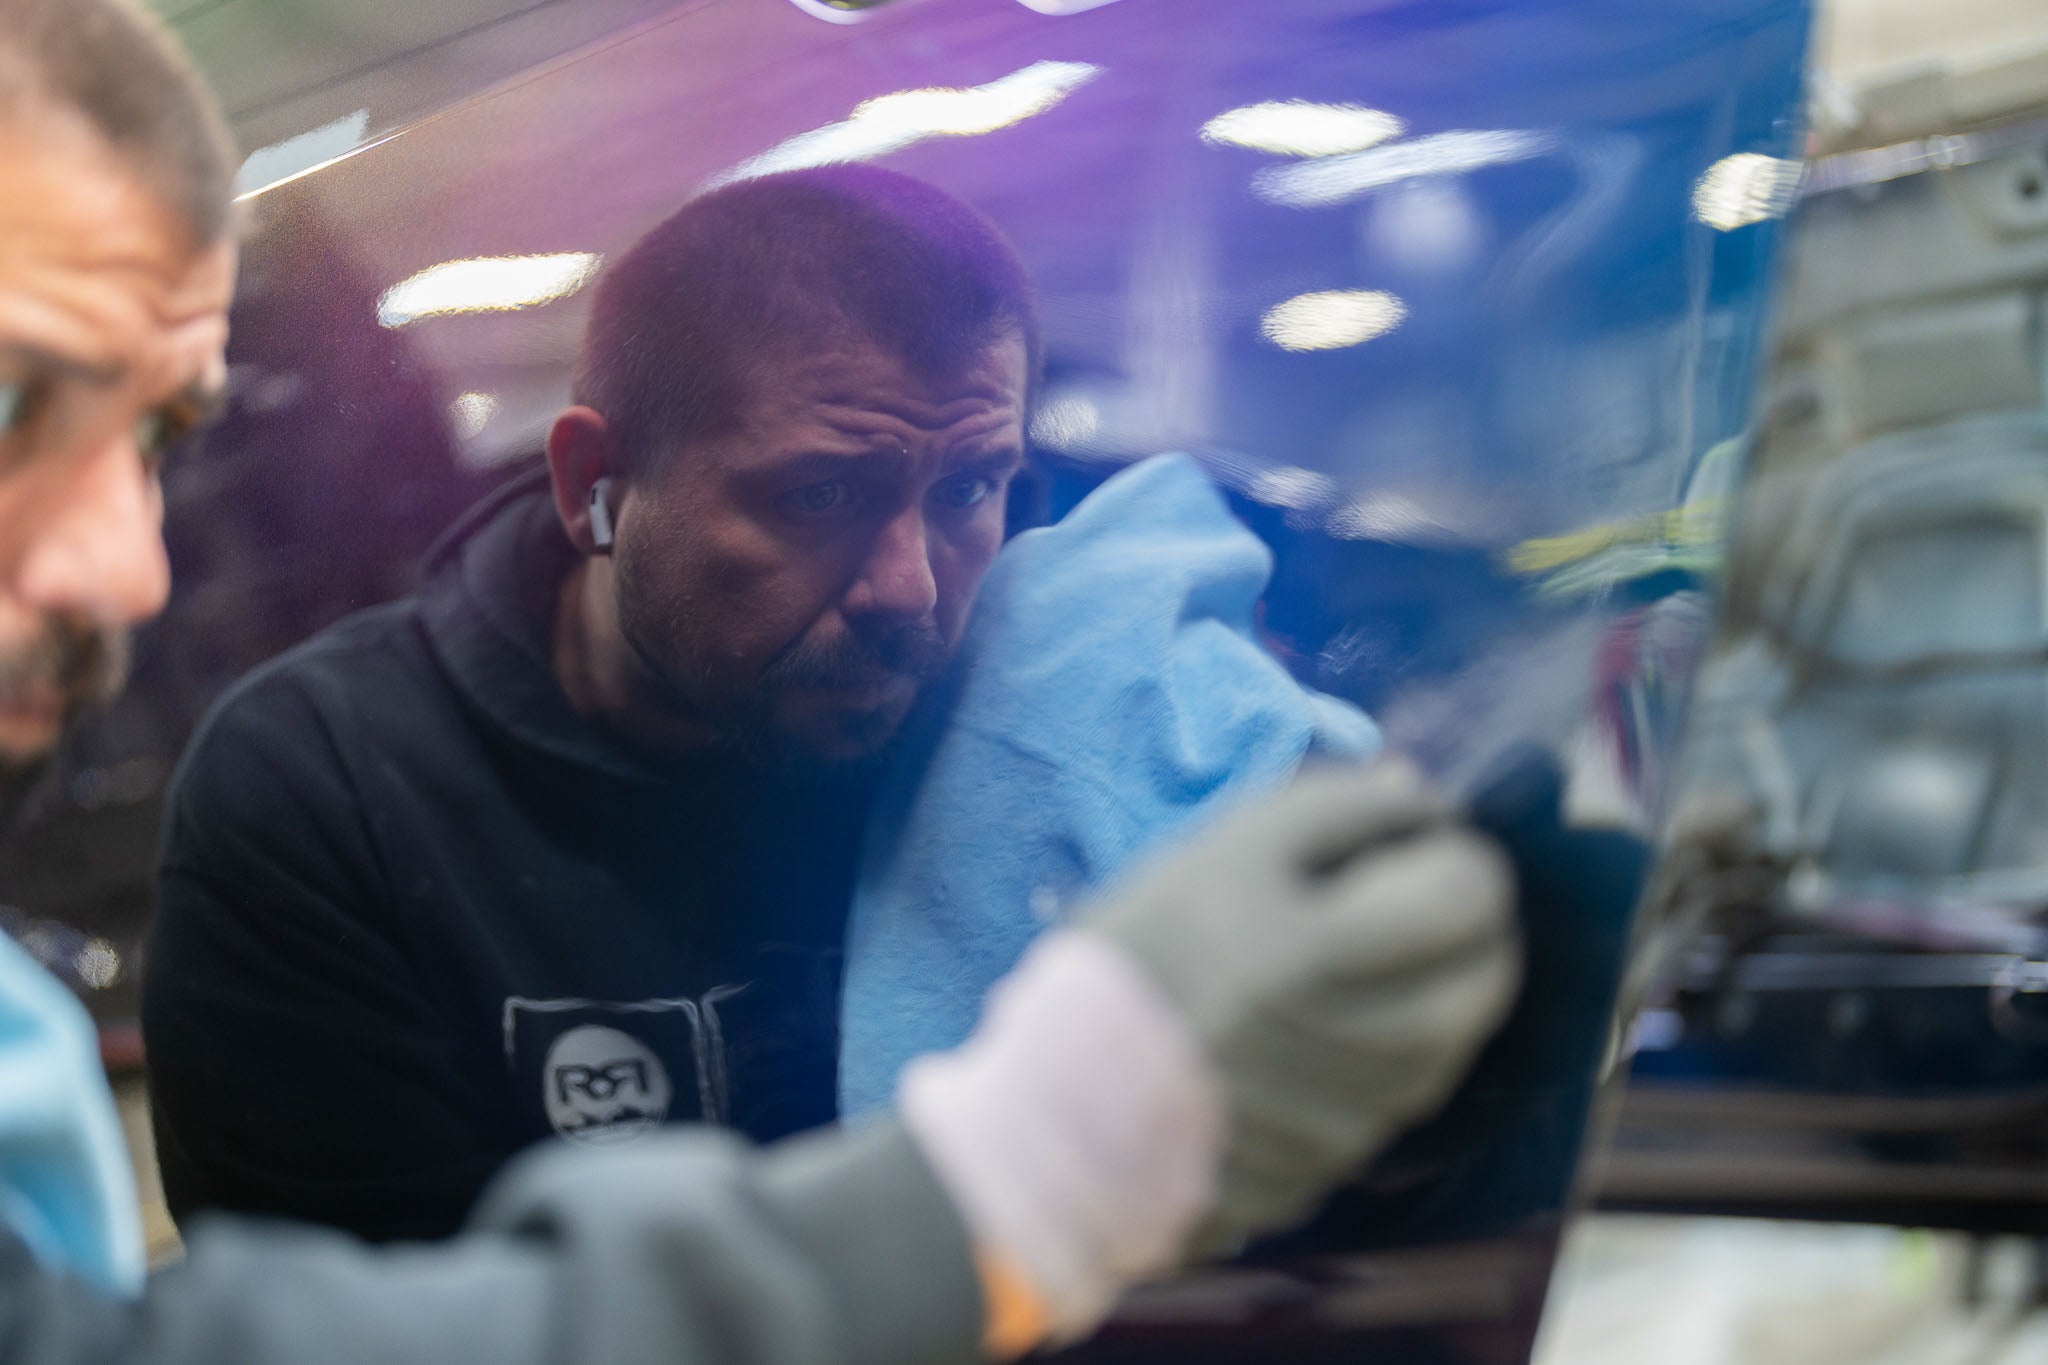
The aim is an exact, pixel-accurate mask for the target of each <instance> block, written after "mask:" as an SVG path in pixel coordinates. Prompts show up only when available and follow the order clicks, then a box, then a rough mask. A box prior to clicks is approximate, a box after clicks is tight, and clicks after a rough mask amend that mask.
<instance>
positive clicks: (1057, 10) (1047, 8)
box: [1017, 0, 1116, 14]
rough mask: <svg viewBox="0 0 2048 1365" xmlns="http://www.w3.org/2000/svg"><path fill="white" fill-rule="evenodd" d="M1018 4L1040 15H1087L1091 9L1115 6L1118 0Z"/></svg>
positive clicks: (1022, 1) (1023, 1)
mask: <svg viewBox="0 0 2048 1365" xmlns="http://www.w3.org/2000/svg"><path fill="white" fill-rule="evenodd" d="M1017 3H1018V4H1020V5H1022V6H1023V7H1024V8H1025V9H1035V10H1037V11H1038V12H1039V13H1040V14H1085V13H1086V12H1087V11H1089V10H1091V9H1101V8H1102V7H1103V6H1104V5H1113V4H1115V3H1116V0H1017Z"/></svg>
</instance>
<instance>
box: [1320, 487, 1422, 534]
mask: <svg viewBox="0 0 2048 1365" xmlns="http://www.w3.org/2000/svg"><path fill="white" fill-rule="evenodd" d="M1324 529H1325V530H1327V531H1328V532H1329V533H1330V534H1331V535H1333V536H1335V537H1337V538H1338V539H1339V540H1392V541H1427V540H1435V539H1442V538H1446V537H1447V535H1448V531H1449V528H1448V527H1446V526H1445V525H1444V523H1443V522H1442V521H1441V520H1440V519H1438V518H1437V517H1436V516H1434V515H1432V514H1431V513H1430V512H1429V510H1428V509H1427V508H1425V507H1424V506H1423V505H1422V504H1421V503H1419V502H1416V501H1415V500H1414V499H1413V498H1409V497H1404V496H1403V495H1401V494H1399V493H1375V494H1372V495H1370V496H1368V497H1363V498H1359V499H1358V500H1357V501H1355V502H1352V503H1349V504H1347V505H1345V506H1343V507H1340V508H1338V509H1337V510H1336V511H1335V512H1333V513H1332V514H1331V515H1330V519H1329V521H1328V522H1327V523H1326V524H1325V526H1324Z"/></svg>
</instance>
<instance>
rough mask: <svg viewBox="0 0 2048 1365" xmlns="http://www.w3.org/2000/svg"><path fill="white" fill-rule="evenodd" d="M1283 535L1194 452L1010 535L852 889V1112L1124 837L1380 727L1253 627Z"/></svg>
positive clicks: (1075, 896) (956, 1020)
mask: <svg viewBox="0 0 2048 1365" xmlns="http://www.w3.org/2000/svg"><path fill="white" fill-rule="evenodd" d="M1272 569H1273V560H1272V554H1271V552H1270V551H1268V550H1267V548H1266V547H1265V545H1264V544H1263V543H1261V542H1260V540H1259V539H1258V537H1256V536H1254V535H1253V534H1252V533H1251V532H1250V531H1249V530H1248V529H1246V527H1245V526H1244V524H1243V523H1242V522H1240V521H1239V520H1238V519H1237V518H1236V517H1235V516H1234V515H1233V514H1232V513H1231V511H1230V507H1229V505H1228V504H1227V503H1226V502H1225V501H1224V499H1223V495H1222V494H1221V493H1220V492H1219V491H1218V490H1217V489H1216V487H1215V486H1214V485H1213V484H1212V483H1210V482H1209V480H1208V478H1207V476H1206V475H1204V474H1203V473H1202V471H1201V469H1200V468H1199V467H1198V466H1197V465H1196V464H1195V463H1194V461H1192V460H1190V459H1188V458H1187V457H1186V456H1181V455H1167V456H1160V457H1158V458H1155V459H1152V460H1148V461H1146V462H1144V463H1143V464H1139V465H1136V466H1133V467H1132V468H1130V469H1127V470H1124V471H1123V472H1121V473H1119V474H1117V475H1116V476H1115V477H1113V478H1111V479H1110V480H1109V481H1108V482H1106V483H1104V484H1103V485H1102V487H1100V488H1099V489H1097V490H1096V491H1095V492H1094V493H1092V494H1091V495H1090V496H1089V497H1088V498H1087V499H1086V500H1084V501H1083V502H1082V503H1081V504H1080V506H1078V507H1077V508H1075V509H1074V511H1073V512H1072V514H1070V515H1069V516H1068V517H1067V518H1066V520H1064V521H1062V522H1060V523H1059V524H1058V525H1056V526H1049V527H1046V528H1044V529H1042V530H1035V531H1027V532H1025V533H1024V534H1023V535H1020V536H1018V537H1017V538H1016V539H1015V540H1013V541H1011V542H1010V544H1009V545H1008V546H1006V547H1005V548H1004V550H1003V552H1002V554H1001V555H1000V556H998V557H997V559H996V562H995V565H994V566H993V567H992V568H991V569H990V571H989V574H988V577H987V579H986V580H985V581H984V582H983V584H982V587H981V595H980V597H979V598H978V599H977V601H976V603H975V608H974V615H973V618H972V621H971V622H970V624H969V626H968V629H967V635H966V638H965V640H964V641H963V642H962V645H961V650H960V667H959V669H958V671H957V674H956V677H955V681H954V682H953V684H952V685H951V687H950V689H949V692H948V694H947V695H946V696H944V697H943V698H941V699H940V701H941V705H939V706H938V707H936V708H935V709H934V711H933V713H932V714H931V715H930V716H929V717H927V718H926V719H924V720H923V721H921V722H920V723H919V725H918V728H917V730H916V732H915V733H913V734H912V735H910V736H908V737H907V739H906V742H905V744H904V747H903V752H902V754H901V755H900V756H899V757H898V758H897V759H896V760H895V761H894V765H893V767H892V770H891V771H890V773H889V774H888V775H887V776H886V778H885V780H884V784H883V788H882V791H881V794H880V798H879V800H878V801H877V803H876V807H875V815H874V818H873V821H872V824H871V826H870V830H869V834H868V847H867V849H866V852H865V855H864V857H863V861H862V866H861V871H860V875H859V878H858V880H857V882H856V885H855V889H854V900H853V913H852V918H851V922H850V927H849V930H848V940H847V969H846V991H845V999H844V1004H843V1006H842V1019H841V1022H842V1034H841V1039H840V1065H839V1098H840V1112H841V1113H842V1114H843V1115H847V1116H851V1115H854V1114H859V1113H864V1112H867V1111H870V1110H875V1109H880V1108H883V1107H885V1106H886V1105H887V1104H888V1103H889V1102H890V1099H891V1097H892V1096H893V1094H894V1092H895V1086H896V1076H897V1073H898V1072H900V1071H901V1070H902V1069H903V1067H904V1066H905V1064H907V1063H908V1062H910V1061H911V1060H912V1059H913V1058H915V1057H918V1056H920V1055H922V1054H924V1053H927V1052H934V1051H938V1050H941V1049H944V1048H948V1047H951V1046H953V1045H954V1044H956V1043H958V1042H960V1041H961V1040H962V1039H964V1038H966V1036H967V1034H968V1033H969V1031H970V1030H971V1029H972V1028H973V1026H974V1023H975V1020H976V1019H977V1018H979V1017H980V1014H981V1007H982V1001H983V999H984V997H985V996H986V995H987V994H988V991H989V988H990V987H991V986H993V985H994V984H995V982H996V980H997V979H998V978H999V977H1001V976H1002V975H1003V974H1004V973H1005V972H1007V971H1008V970H1009V969H1010V968H1011V967H1012V966H1013V965H1014V964H1015V963H1016V961H1017V959H1018V958H1019V957H1020V956H1021V955H1022V954H1023V952H1024V949H1025V948H1026V946H1028V945H1029V944H1030V942H1031V940H1032V939H1033V938H1035V937H1036V936H1037V935H1038V934H1039V933H1040V932H1042V931H1043V930H1044V929H1046V928H1048V927H1049V926H1050V925H1051V924H1053V923H1056V922H1057V921H1058V919H1059V918H1060V916H1061V914H1062V912H1063V911H1065V910H1066V909H1067V908H1068V907H1069V906H1071V905H1072V904H1074V903H1075V902H1076V901H1077V900H1079V899H1080V898H1081V897H1082V896H1083V895H1084V894H1085V893H1086V892H1088V891H1090V890H1091V889H1093V888H1095V887H1098V886H1101V885H1103V884H1104V883H1105V882H1107V881H1109V880H1111V879H1112V878H1113V877H1115V876H1116V874H1117V873H1119V872H1121V871H1122V870H1123V869H1124V867H1125V865H1126V864H1128V863H1129V862H1130V861H1131V859H1132V858H1133V857H1135V856H1137V855H1139V854H1142V853H1144V852H1146V851H1147V850H1149V849H1151V848H1153V847H1155V846H1157V845H1159V844H1161V843H1164V842H1166V841H1168V840H1170V839H1171V838H1172V837H1173V836H1175V835H1177V834H1179V833H1181V832H1182V831H1184V830H1186V829H1188V828H1189V827H1190V826H1192V825H1194V824H1196V823H1197V822H1199V821H1201V820H1204V819H1206V818H1208V817H1210V816H1211V815H1213V814H1214V813H1216V811H1217V810H1218V809H1219V808H1221V807H1222V806H1224V805H1225V804H1227V803H1229V802H1231V801H1233V800H1235V799H1237V798H1238V797H1240V796H1242V795H1245V794H1247V793H1251V792H1255V791H1259V790H1262V789H1266V788H1271V787H1274V786H1277V785H1278V784H1280V783H1281V782H1283V781H1285V780H1286V779H1287V778H1288V777H1289V776H1291V775H1292V774H1293V772H1294V770H1295V769H1296V767H1297V766H1299V765H1300V763H1301V761H1302V760H1303V758H1305V757H1307V756H1308V755H1309V754H1310V753H1311V751H1314V752H1317V753H1322V754H1328V755H1329V756H1331V757H1335V758H1353V759H1356V758H1364V757H1366V756H1369V755H1370V754H1372V753H1373V752H1374V751H1375V750H1377V749H1378V747H1379V731H1378V729H1377V728H1376V727H1375V726H1374V725H1373V723H1372V722H1371V721H1370V720H1368V719H1367V718H1366V717H1365V715H1364V714H1363V713H1362V712H1360V711H1358V710H1357V709H1355V708H1353V707H1351V706H1349V705H1347V704H1345V703H1343V702H1340V701H1337V700H1336V699H1334V698H1331V697H1327V696H1324V695H1322V694H1321V693H1318V692H1314V691H1311V690H1309V689H1307V688H1305V687H1303V686H1302V685H1301V684H1299V683H1297V682H1296V681H1295V680H1294V678H1293V677H1292V676H1291V675H1290V674H1289V673H1288V672H1287V670H1286V669H1285V668H1284V667H1282V666H1281V664H1280V663H1279V661H1278V660H1276V659H1275V658H1274V657H1273V656H1272V655H1271V654H1269V653H1267V652H1266V650H1264V649H1263V648H1261V647H1260V645H1259V644H1258V642H1257V640H1256V639H1255V637H1254V634H1253V613H1254V611H1255V609H1256V607H1257V604H1258V600H1259V595H1260V594H1261V593H1262V592H1263V591H1264V590H1265V587H1266V583H1267V580H1268V579H1269V578H1270V577H1271V575H1272Z"/></svg>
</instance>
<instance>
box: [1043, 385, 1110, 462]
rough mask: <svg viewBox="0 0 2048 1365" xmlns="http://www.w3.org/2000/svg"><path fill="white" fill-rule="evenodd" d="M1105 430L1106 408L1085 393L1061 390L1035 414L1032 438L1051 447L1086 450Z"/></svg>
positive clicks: (1053, 448)
mask: <svg viewBox="0 0 2048 1365" xmlns="http://www.w3.org/2000/svg"><path fill="white" fill-rule="evenodd" d="M1101 430H1102V409H1101V408H1099V407H1097V406H1096V405H1095V400H1094V399H1092V398H1088V397H1085V396H1083V395H1081V394H1075V393H1069V394H1061V395H1060V396H1058V397H1056V398H1048V399H1046V400H1045V401H1044V402H1043V403H1040V404H1039V405H1038V411H1037V412H1035V413H1033V414H1032V415H1031V439H1032V441H1033V442H1035V443H1036V444H1038V445H1042V446H1044V447H1046V448H1047V449H1048V450H1062V451H1076V450H1086V449H1088V448H1089V447H1090V446H1091V445H1092V444H1093V442H1094V439H1095V436H1096V434H1097V433H1098V432H1100V431H1101Z"/></svg>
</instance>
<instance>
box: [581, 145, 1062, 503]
mask: <svg viewBox="0 0 2048 1365" xmlns="http://www.w3.org/2000/svg"><path fill="white" fill-rule="evenodd" d="M848 336H853V337H857V338H859V339H861V340H865V341H871V342H874V343H876V344H878V345H880V346H882V347H883V348H885V349H886V350H888V351H889V352H890V353H891V354H893V355H895V356H896V357H898V358H900V359H901V360H902V361H903V362H904V363H905V364H907V365H909V366H910V368H911V369H912V370H914V371H915V372H917V373H919V374H921V375H926V376H929V377H932V378H937V379H944V378H948V377H950V376H952V375H954V374H957V373H959V372H961V371H963V370H964V369H966V368H967V367H968V366H970V365H972V364H973V363H974V362H976V361H978V360H980V359H981V358H982V357H983V356H984V355H986V354H987V352H988V350H989V349H990V348H991V347H993V346H997V345H1000V344H1001V343H1002V342H1004V341H1005V340H1007V339H1009V338H1011V337H1015V338H1017V339H1018V340H1020V341H1022V342H1023V344H1024V348H1025V354H1026V360H1027V364H1028V365H1029V367H1030V371H1029V373H1030V375H1031V376H1034V377H1035V376H1036V374H1037V371H1038V361H1039V327H1038V305H1037V299H1036V296H1035V293H1034V291H1033V289H1032V285H1031V277H1030V274H1029V273H1028V272H1027V271H1026V270H1025V269H1024V264H1023V262H1022V261H1020V260H1018V259H1017V253H1016V251H1015V250H1014V249H1013V248H1012V247H1011V246H1010V244H1009V243H1008V242H1007V241H1006V240H1004V238H1003V235H1002V233H1001V232H999V231H998V230H997V229H996V227H995V226H994V225H993V224H992V223H990V222H989V221H988V220H987V219H986V218H984V217H982V216H981V215H980V214H979V213H977V212H975V210H973V209H972V208H969V207H968V206H967V205H966V204H963V203H961V202H960V201H959V200H958V199H955V198H954V197H953V196H951V195H949V194H947V193H945V192H944V191H943V190H939V189H936V188H934V187H933V186H931V185H927V184H925V183H924V182H923V181H921V180H913V179H911V178H910V177H909V176H907V175H899V174H897V173H896V172H893V171H885V170H881V169H878V168H876V167H873V166H861V165H845V166H830V167H823V168H818V169H813V170H801V171H788V172H784V173H782V174H778V175H768V176H762V177H760V178H758V179H752V180H742V181H738V182H736V183H734V184H730V185H726V186H724V187H722V188H719V189H715V190H712V191H710V192H708V193H706V194H703V195H700V196H699V197H697V198H695V199H693V200H691V201H690V202H689V203H687V204H685V205H683V207H682V208H681V209H679V210H677V211H676V212H675V213H674V214H672V215H671V216H670V217H669V218H667V219H666V220H665V221H663V222H662V223H661V224H659V225H658V226H656V227H655V228H654V229H653V230H652V231H650V232H648V233H647V235H646V236H644V237H642V238H641V239H640V240H639V241H638V242H636V243H634V244H633V246H632V247H631V248H630V249H629V250H628V251H626V253H625V254H624V255H622V256H620V257H619V258H617V259H616V260H614V261H613V262H611V263H610V264H609V265H608V266H607V267H606V268H605V271H604V273H603V275H602V276H601V277H600V279H599V281H598V284H597V288H596V295H595V299H594V301H593V303H592V307H591V313H590V322H589V327H588V330H587V332H586V333H585V336H584V342H583V351H582V355H581V357H580V359H579V362H578V364H577V368H576V376H575V381H574V387H573V396H574V399H575V401H576V402H578V403H583V404H587V405H588V406H590V407H592V408H595V409H596V410H597V411H599V412H601V413H603V414H604V416H605V419H606V421H607V423H609V425H610V427H611V429H612V431H613V433H614V435H615V438H616V440H617V442H618V450H619V455H620V458H621V460H622V462H623V464H624V469H623V470H622V472H625V473H632V472H634V471H636V470H638V469H641V468H644V467H645V466H646V464H647V463H648V462H649V461H650V460H651V459H653V458H657V457H659V456H660V455H663V454H665V453H667V452H669V451H672V450H673V449H674V448H675V447H676V446H677V445H679V444H681V443H682V442H685V441H688V440H690V439H692V438H695V437H699V436H706V435H712V434H715V433H717V432H719V431H721V430H724V429H727V428H728V427H729V426H730V424H731V423H733V422H735V421H736V420H738V418H739V416H740V413H741V410H742V405H743V404H744V403H745V402H746V401H747V381H748V379H749V377H750V375H751V372H752V367H753V366H754V365H756V364H758V363H759V362H761V361H763V360H766V359H768V358H771V357H777V356H788V355H791V354H793V353H801V350H802V348H804V347H806V346H809V345H816V344H819V343H820V342H823V341H828V340H838V339H843V338H845V337H848Z"/></svg>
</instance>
